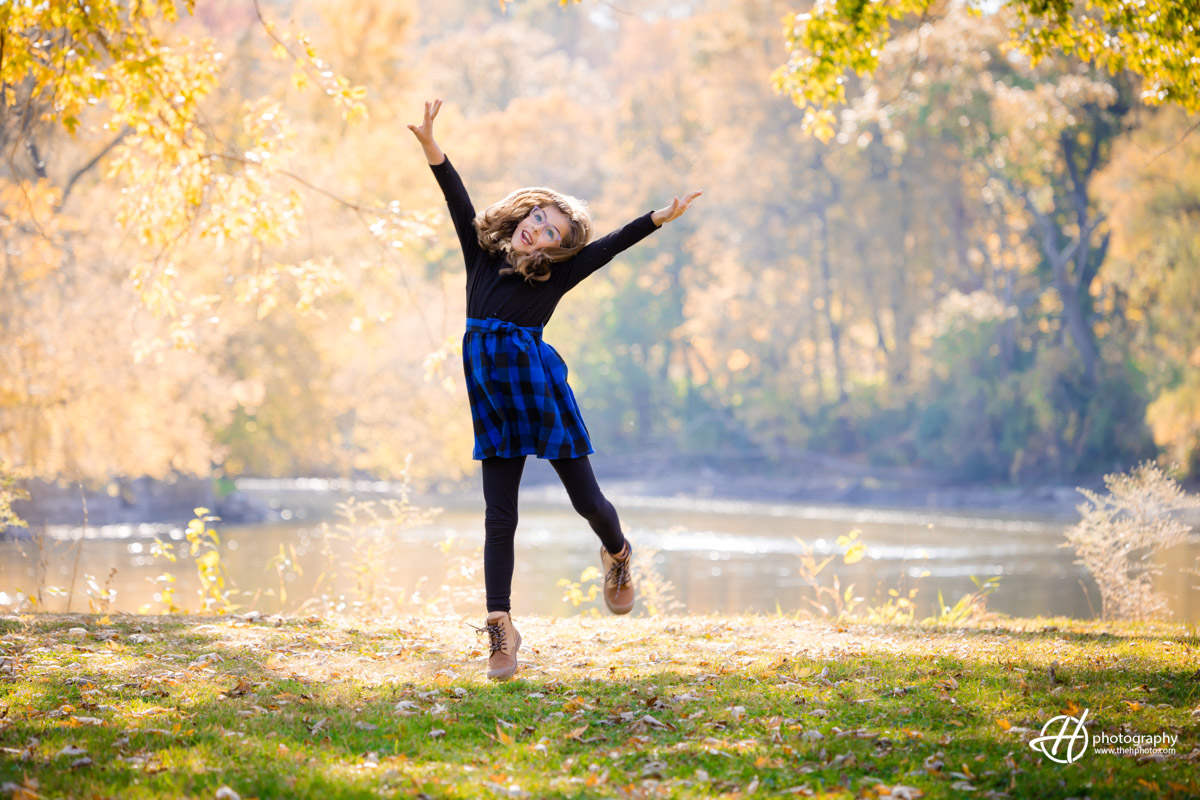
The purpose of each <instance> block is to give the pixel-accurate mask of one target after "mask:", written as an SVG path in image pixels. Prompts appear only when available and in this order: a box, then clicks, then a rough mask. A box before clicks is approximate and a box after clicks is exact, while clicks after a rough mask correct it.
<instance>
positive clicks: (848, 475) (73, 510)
mask: <svg viewBox="0 0 1200 800" xmlns="http://www.w3.org/2000/svg"><path fill="white" fill-rule="evenodd" d="M678 461H679V459H669V458H665V457H659V458H655V457H653V456H647V457H645V458H634V457H628V456H604V455H598V456H593V457H592V463H593V466H594V468H595V471H596V475H597V477H598V479H599V480H600V483H601V487H602V488H603V489H604V491H605V493H606V494H608V495H609V496H610V497H611V498H612V499H613V500H614V501H619V500H620V499H622V498H627V499H635V500H638V501H646V500H650V499H660V500H667V501H670V500H677V499H679V498H700V499H710V500H730V501H744V502H755V503H768V504H770V503H787V504H796V503H799V504H806V505H836V506H862V507H870V508H895V509H929V510H941V511H949V510H954V511H960V512H965V513H974V514H985V515H986V514H1001V515H1005V516H1008V515H1034V516H1039V517H1043V516H1050V517H1054V518H1058V519H1063V520H1067V519H1073V518H1075V517H1076V516H1077V511H1076V508H1077V506H1078V505H1079V504H1080V503H1082V502H1083V501H1084V499H1085V498H1084V496H1083V495H1082V494H1081V493H1080V492H1079V491H1078V489H1077V486H1083V487H1084V488H1088V489H1091V490H1093V491H1097V492H1101V493H1102V492H1103V491H1104V482H1103V479H1102V478H1100V477H1092V478H1086V479H1080V480H1079V481H1078V482H1076V483H1042V484H1037V485H1032V486H1013V485H1004V484H1000V485H996V484H969V483H954V482H951V481H949V480H948V479H947V477H946V476H943V475H936V474H932V473H929V472H926V471H922V470H919V469H903V468H873V467H867V466H862V465H857V464H854V463H853V462H850V461H847V460H845V459H839V458H834V457H825V456H817V455H813V456H810V457H809V458H807V459H805V460H802V461H795V462H793V463H789V464H785V465H779V466H777V467H775V468H773V469H746V468H744V467H745V465H744V464H742V465H735V466H739V467H742V468H735V469H730V470H722V469H719V468H716V467H714V466H706V465H704V464H703V463H701V464H700V465H697V464H695V463H683V464H680V463H678ZM536 462H537V459H532V458H531V459H530V460H529V464H528V465H527V467H526V471H525V477H524V480H523V483H522V487H523V488H524V489H525V490H526V491H527V492H528V493H529V495H528V496H529V497H530V498H531V499H533V498H538V497H541V498H543V499H552V498H555V497H556V496H557V490H558V487H559V486H560V484H559V483H558V479H557V476H556V475H555V474H554V472H553V470H551V469H550V468H549V466H548V465H539V464H537V463H536ZM235 484H236V490H235V491H232V492H225V493H218V492H217V491H215V489H214V482H213V481H212V480H211V479H208V478H197V477H183V476H181V477H177V478H175V479H172V480H168V481H160V480H152V479H150V478H138V479H134V480H122V481H114V482H113V483H111V484H109V485H107V486H103V487H99V488H95V489H91V490H88V491H84V492H82V495H83V496H81V489H80V487H79V486H78V484H53V483H47V482H31V483H30V493H31V495H32V500H31V501H29V502H19V503H16V504H14V509H15V510H16V512H17V513H18V514H19V515H21V516H22V518H24V519H26V520H27V521H28V522H30V523H31V524H32V525H35V526H36V525H42V524H46V525H81V524H83V521H84V498H86V508H87V518H88V523H89V524H90V525H111V524H136V523H143V522H163V523H180V522H185V521H186V520H188V519H190V518H191V517H192V512H193V509H195V508H197V507H204V508H208V509H211V510H213V511H214V513H216V514H217V515H218V516H220V517H222V519H223V520H225V521H226V522H236V523H243V524H248V523H255V522H271V521H276V520H280V519H283V520H287V519H290V518H293V517H294V516H296V515H299V516H301V518H303V517H312V516H317V517H321V516H325V515H326V514H328V513H330V512H331V511H332V510H333V508H334V506H336V504H337V503H338V502H339V501H340V500H341V499H344V498H346V497H349V496H352V495H353V496H356V497H358V498H360V499H367V498H371V497H377V498H382V497H396V496H399V495H400V494H401V492H402V491H403V489H404V487H403V485H402V484H400V483H399V482H396V481H386V480H374V479H370V478H349V479H346V478H342V479H339V478H254V477H245V478H239V479H237V481H236V482H235ZM480 496H481V495H480V487H479V478H478V473H477V472H476V473H475V474H473V475H472V476H470V477H469V478H467V479H465V480H460V481H442V482H431V483H429V484H428V485H425V486H420V487H417V488H416V490H415V491H414V493H413V498H414V502H416V503H417V504H419V505H423V506H430V505H433V506H442V507H463V506H470V505H475V504H477V503H479V502H480Z"/></svg>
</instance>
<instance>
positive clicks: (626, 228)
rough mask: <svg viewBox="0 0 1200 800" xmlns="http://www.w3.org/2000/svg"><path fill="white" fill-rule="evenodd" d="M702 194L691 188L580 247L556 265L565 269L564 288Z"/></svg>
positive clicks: (655, 227) (684, 208)
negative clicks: (690, 191)
mask: <svg viewBox="0 0 1200 800" xmlns="http://www.w3.org/2000/svg"><path fill="white" fill-rule="evenodd" d="M701 194H702V192H692V193H691V194H689V195H687V196H685V197H684V198H683V200H682V201H681V200H680V199H679V198H678V197H676V198H673V199H672V201H671V205H669V206H666V207H665V208H660V209H658V210H657V211H651V212H648V213H646V214H643V215H642V216H640V217H638V218H637V219H635V220H633V221H632V222H630V223H628V224H626V225H623V226H622V227H620V228H618V229H617V230H615V231H613V232H612V233H610V234H607V235H605V236H601V237H600V238H599V239H597V240H596V241H594V242H592V243H591V244H589V245H588V246H587V247H585V248H583V249H582V250H580V251H579V252H578V253H577V254H576V255H575V257H574V258H572V259H571V260H570V261H566V262H564V263H563V264H562V266H561V267H556V268H555V269H561V270H562V272H563V273H565V278H566V282H567V289H568V290H569V289H571V288H572V287H574V286H576V285H578V283H579V282H580V281H582V280H583V279H584V278H586V277H587V276H589V275H591V274H592V273H593V272H595V271H596V270H598V269H600V268H601V267H603V266H604V265H605V264H607V263H608V262H610V261H612V260H613V259H614V258H616V257H617V255H618V254H620V253H621V252H623V251H625V250H628V249H629V248H630V247H633V246H634V245H635V244H637V243H638V242H640V241H641V240H642V239H645V238H646V237H647V236H649V235H650V234H651V233H653V232H654V231H656V230H658V228H660V227H662V226H663V225H665V224H666V223H668V222H670V221H672V220H675V219H678V218H679V217H680V216H681V215H682V214H683V212H685V211H687V210H688V207H689V206H691V204H692V201H693V200H695V199H696V198H697V197H699V196H700V195H701Z"/></svg>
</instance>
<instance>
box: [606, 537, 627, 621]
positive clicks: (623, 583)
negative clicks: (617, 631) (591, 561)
mask: <svg viewBox="0 0 1200 800" xmlns="http://www.w3.org/2000/svg"><path fill="white" fill-rule="evenodd" d="M632 560H633V547H631V546H630V544H629V540H628V539H626V540H625V547H624V548H622V549H621V552H620V553H618V554H617V555H615V556H614V555H613V554H612V553H610V552H608V549H607V548H606V547H605V546H604V545H600V563H601V564H602V565H603V566H604V604H605V605H606V606H608V610H609V611H611V612H612V613H614V614H628V613H629V612H630V611H631V610H633V599H634V596H633V580H632V578H631V577H630V575H629V565H630V562H631V561H632Z"/></svg>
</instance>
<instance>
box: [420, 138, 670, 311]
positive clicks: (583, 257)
mask: <svg viewBox="0 0 1200 800" xmlns="http://www.w3.org/2000/svg"><path fill="white" fill-rule="evenodd" d="M430 169H432V170H433V174H434V176H435V177H436V178H437V182H438V185H439V186H440V187H441V188H442V195H443V196H445V198H446V205H447V206H449V207H450V218H451V219H452V220H454V230H455V231H456V232H457V233H458V242H459V244H460V245H462V251H463V259H464V261H465V262H466V266H467V316H468V317H472V318H476V319H488V318H491V317H494V318H496V319H499V320H503V321H505V322H511V323H513V324H515V325H520V326H521V327H532V326H537V325H545V324H546V323H547V322H549V321H550V316H551V315H552V314H553V313H554V309H555V307H556V306H557V305H558V301H559V300H561V299H562V297H563V295H565V294H566V293H567V292H569V291H570V290H571V289H573V288H575V286H577V285H578V284H579V282H580V281H582V280H583V279H584V278H586V277H587V276H589V275H591V274H592V273H593V272H595V271H596V270H598V269H600V268H601V267H603V266H604V265H605V264H607V263H608V262H610V261H612V260H613V258H615V257H616V255H617V254H618V253H620V252H621V251H623V250H626V249H628V248H630V247H632V246H633V245H635V244H637V243H638V242H640V241H641V240H642V239H645V238H646V237H647V236H649V235H650V234H651V233H653V232H654V231H656V230H657V229H658V226H657V225H655V224H654V221H653V220H652V219H650V212H646V213H645V214H643V215H642V216H640V217H638V218H637V219H635V220H633V221H632V222H630V223H628V224H626V225H624V226H622V227H621V228H618V229H617V230H615V231H613V232H612V233H610V234H607V235H605V236H602V237H600V238H599V239H597V240H596V241H594V242H592V243H591V244H589V245H587V246H586V247H584V248H583V249H582V250H580V251H579V252H578V253H576V254H575V255H574V256H573V257H572V258H570V259H568V260H566V261H560V262H558V263H557V264H553V265H551V267H550V278H549V279H548V280H545V281H536V282H533V283H530V282H527V281H526V280H525V279H524V278H522V277H521V276H520V275H515V274H508V275H501V274H500V270H501V269H503V268H504V267H506V266H508V262H507V261H505V259H504V256H503V255H502V254H498V253H489V252H487V251H485V250H484V249H483V248H481V247H480V246H479V239H478V237H477V236H476V233H475V226H474V225H473V224H472V220H474V219H475V207H474V206H472V205H471V198H470V197H469V196H468V195H467V190H466V187H465V186H463V182H462V178H460V177H459V176H458V172H457V171H456V170H455V169H454V167H453V166H451V164H450V159H449V158H447V159H446V160H445V161H443V162H442V163H441V164H431V165H430Z"/></svg>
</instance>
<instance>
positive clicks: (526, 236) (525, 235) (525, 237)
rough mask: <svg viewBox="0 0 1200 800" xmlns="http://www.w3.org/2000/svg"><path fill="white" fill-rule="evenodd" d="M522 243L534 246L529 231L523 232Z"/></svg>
mask: <svg viewBox="0 0 1200 800" xmlns="http://www.w3.org/2000/svg"><path fill="white" fill-rule="evenodd" d="M521 241H522V242H524V243H525V244H533V239H532V238H531V237H530V235H529V231H521Z"/></svg>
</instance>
